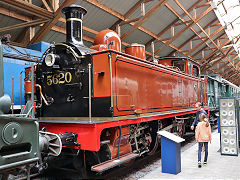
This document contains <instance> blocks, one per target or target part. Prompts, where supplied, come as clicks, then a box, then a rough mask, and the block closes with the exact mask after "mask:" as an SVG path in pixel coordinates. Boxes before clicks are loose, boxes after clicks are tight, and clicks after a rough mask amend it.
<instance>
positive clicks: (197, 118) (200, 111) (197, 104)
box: [191, 102, 208, 130]
mask: <svg viewBox="0 0 240 180" xmlns="http://www.w3.org/2000/svg"><path fill="white" fill-rule="evenodd" d="M195 107H196V109H197V112H196V118H195V119H194V121H193V123H192V126H191V129H192V130H194V127H196V126H197V124H198V123H199V121H200V120H199V115H200V114H201V113H203V114H205V115H206V116H207V117H208V114H207V112H206V111H205V110H204V109H203V108H202V104H201V103H200V102H197V103H196V104H195Z"/></svg>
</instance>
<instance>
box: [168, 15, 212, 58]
mask: <svg viewBox="0 0 240 180" xmlns="http://www.w3.org/2000/svg"><path fill="white" fill-rule="evenodd" d="M216 21H217V18H215V19H214V20H212V21H211V22H209V23H208V24H207V25H206V26H204V27H203V29H206V28H207V27H208V26H210V25H211V24H213V23H215V22H216ZM198 35H199V32H198V33H195V34H194V35H193V36H192V37H190V38H189V39H187V40H186V41H185V42H184V43H183V44H181V45H180V46H179V47H178V48H179V49H181V48H182V47H184V46H185V45H186V44H187V43H189V42H190V41H191V40H192V39H193V38H196V37H197V36H198ZM204 38H205V37H204ZM206 45H207V46H208V47H209V46H210V45H209V44H207V43H206ZM175 52H176V50H174V51H173V52H171V53H170V56H171V55H172V54H173V53H175Z"/></svg>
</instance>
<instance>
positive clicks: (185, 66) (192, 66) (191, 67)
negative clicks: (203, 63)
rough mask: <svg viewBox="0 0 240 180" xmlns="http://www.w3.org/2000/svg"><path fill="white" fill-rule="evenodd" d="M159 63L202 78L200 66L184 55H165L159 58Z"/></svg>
mask: <svg viewBox="0 0 240 180" xmlns="http://www.w3.org/2000/svg"><path fill="white" fill-rule="evenodd" d="M158 64H162V65H164V66H167V67H170V68H172V69H174V70H177V71H180V72H183V73H186V74H189V75H191V76H193V77H196V78H200V66H199V64H198V63H197V62H196V61H193V60H192V59H189V58H186V57H183V58H179V57H164V58H160V59H158Z"/></svg>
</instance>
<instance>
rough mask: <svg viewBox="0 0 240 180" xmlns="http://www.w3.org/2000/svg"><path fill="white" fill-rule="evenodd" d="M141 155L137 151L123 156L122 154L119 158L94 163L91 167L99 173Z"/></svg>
mask: <svg viewBox="0 0 240 180" xmlns="http://www.w3.org/2000/svg"><path fill="white" fill-rule="evenodd" d="M138 156H139V155H138V154H136V153H129V154H126V155H123V156H120V157H119V159H118V158H115V159H111V160H109V161H105V162H103V163H100V164H97V165H94V166H92V167H91V170H92V171H95V172H98V173H102V172H104V171H106V170H108V169H111V168H113V167H115V166H118V165H120V164H123V163H124V162H127V161H129V160H132V159H135V158H137V157H138Z"/></svg>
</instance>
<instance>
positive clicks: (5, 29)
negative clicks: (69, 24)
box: [0, 19, 48, 32]
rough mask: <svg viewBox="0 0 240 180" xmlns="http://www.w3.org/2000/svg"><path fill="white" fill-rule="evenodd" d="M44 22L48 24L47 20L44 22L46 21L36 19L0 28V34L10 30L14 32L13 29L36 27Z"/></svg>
mask: <svg viewBox="0 0 240 180" xmlns="http://www.w3.org/2000/svg"><path fill="white" fill-rule="evenodd" d="M45 22H48V20H46V19H36V20H32V21H29V22H24V23H20V24H16V25H12V26H8V27H3V28H0V32H4V31H10V30H14V29H19V28H24V27H29V26H36V25H39V24H42V23H45Z"/></svg>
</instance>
